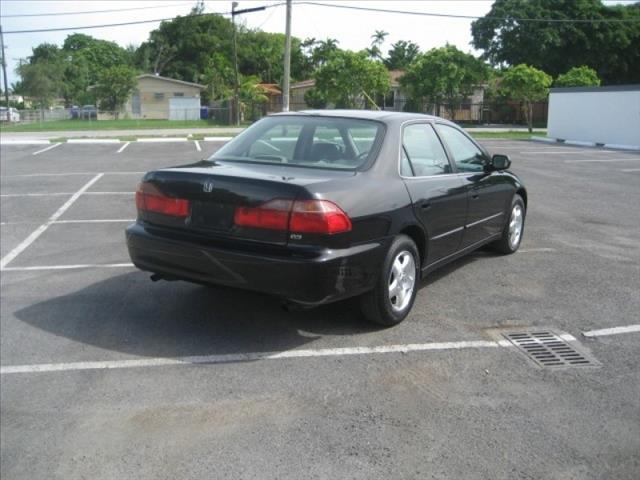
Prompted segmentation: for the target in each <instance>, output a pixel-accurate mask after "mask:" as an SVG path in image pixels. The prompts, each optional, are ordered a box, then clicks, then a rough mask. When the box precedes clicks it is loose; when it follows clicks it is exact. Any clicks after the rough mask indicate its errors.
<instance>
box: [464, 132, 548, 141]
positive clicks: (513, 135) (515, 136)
mask: <svg viewBox="0 0 640 480" xmlns="http://www.w3.org/2000/svg"><path fill="white" fill-rule="evenodd" d="M469 135H471V136H472V137H473V138H505V139H510V140H529V139H531V137H532V136H536V137H545V136H546V135H547V131H546V130H536V131H534V132H533V133H529V132H514V131H511V130H507V131H505V132H469Z"/></svg>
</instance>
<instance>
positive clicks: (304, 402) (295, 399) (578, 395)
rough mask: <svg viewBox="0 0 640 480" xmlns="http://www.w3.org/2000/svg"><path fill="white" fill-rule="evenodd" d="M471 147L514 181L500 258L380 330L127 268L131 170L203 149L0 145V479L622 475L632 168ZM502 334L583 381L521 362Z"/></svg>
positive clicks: (632, 262) (632, 459) (632, 472)
mask: <svg viewBox="0 0 640 480" xmlns="http://www.w3.org/2000/svg"><path fill="white" fill-rule="evenodd" d="M483 143H484V144H485V145H487V146H488V148H489V149H490V150H491V151H492V152H494V153H497V152H504V153H508V154H509V155H510V156H511V158H512V161H513V167H512V170H513V171H514V172H516V173H517V174H519V175H520V176H521V178H522V179H523V180H524V182H525V184H526V185H527V187H528V191H529V212H528V216H527V224H526V228H525V235H524V240H523V243H522V246H521V250H520V251H519V252H518V253H516V254H514V255H511V256H507V257H503V256H498V255H495V254H493V253H491V252H489V251H480V252H477V253H475V254H473V255H471V256H469V257H467V258H465V259H462V260H459V261H457V262H455V263H453V264H451V265H449V266H447V267H445V268H444V269H443V270H441V271H438V272H436V273H434V274H433V275H431V276H430V277H428V278H427V279H426V280H425V281H424V282H423V283H422V288H421V290H420V292H419V293H418V297H417V300H416V304H415V306H414V309H413V311H412V313H411V314H410V316H409V318H408V319H407V320H406V321H405V322H404V323H402V324H400V325H399V326H397V327H395V328H391V329H387V330H381V329H377V328H374V327H372V326H370V325H368V324H366V323H365V322H364V321H363V320H362V319H361V318H359V315H358V311H357V308H356V307H355V305H354V303H353V302H346V303H341V304H335V305H330V306H326V307H322V308H318V309H315V310H310V311H304V312H292V313H287V312H284V311H283V310H282V309H281V308H280V304H279V301H278V300H277V299H274V298H270V297H267V296H262V295H258V294H254V293H248V292H242V291H234V290H230V289H222V288H207V287H203V286H196V285H191V284H187V283H183V282H170V283H169V282H157V283H153V282H151V281H150V280H149V276H148V274H145V273H142V272H139V271H137V270H136V269H135V268H133V267H132V266H131V265H130V263H129V258H128V255H127V252H126V247H125V243H124V233H123V231H124V228H125V226H126V225H127V224H128V223H129V222H131V221H132V220H133V219H134V218H135V206H134V198H133V192H134V190H135V186H136V184H137V182H138V181H139V179H140V177H141V175H142V173H143V172H144V171H146V170H148V169H152V168H156V167H161V166H168V165H176V164H181V163H187V162H190V161H194V160H198V159H200V158H202V157H205V156H207V155H208V154H210V153H211V152H213V151H214V150H215V149H216V148H218V147H219V144H216V143H212V142H201V143H199V144H198V145H197V146H196V144H195V143H194V142H182V143H132V144H130V145H128V146H127V147H126V148H125V149H124V150H121V151H120V153H118V150H120V149H121V147H123V144H75V145H74V144H63V145H60V146H57V147H55V148H51V149H48V150H46V151H43V150H45V148H48V147H44V146H42V145H3V146H2V147H1V149H0V154H1V160H0V167H1V176H2V178H1V182H2V183H1V189H0V190H1V195H2V198H1V212H0V217H1V218H0V222H1V239H0V240H1V255H2V274H1V286H2V288H1V328H0V348H1V349H0V363H1V365H2V371H1V376H0V382H1V383H0V395H1V398H0V407H1V408H0V410H1V424H2V428H1V430H0V432H1V476H2V478H3V480H8V479H33V478H60V479H81V478H91V479H113V478H118V479H122V478H135V479H160V478H161V479H176V478H207V479H210V478H229V479H245V478H246V479H248V478H261V479H262V478H265V479H300V478H316V479H335V478H351V479H373V478H381V479H382V478H384V479H396V478H397V479H427V478H430V479H431V478H433V479H445V478H446V479H456V480H458V479H516V478H517V479H534V478H535V479H538V478H544V479H557V480H560V479H577V480H582V479H593V480H600V479H605V478H610V479H617V480H623V479H630V480H631V479H633V480H637V479H638V478H640V454H639V452H640V333H638V332H637V330H638V329H637V325H638V324H640V314H639V313H638V312H640V241H639V239H640V210H639V208H638V207H639V205H640V154H638V153H629V152H619V151H605V150H598V149H589V148H579V147H569V146H561V145H551V144H544V143H534V142H525V141H498V140H491V141H485V142H483ZM198 148H200V149H201V151H198ZM634 325H635V326H636V327H633V326H634ZM522 328H533V329H537V330H546V329H549V330H552V331H554V332H559V333H560V334H562V335H564V337H563V338H565V339H568V341H569V343H570V344H572V345H577V346H578V347H579V348H581V349H582V350H584V351H585V352H587V353H590V354H591V355H592V356H593V357H594V358H595V359H596V360H597V361H598V362H599V365H596V366H590V367H569V368H560V369H552V368H548V367H539V366H537V365H536V364H535V363H534V362H533V361H531V360H530V359H528V358H526V356H525V355H524V354H522V353H520V352H519V351H517V349H516V348H514V347H513V346H509V345H508V342H505V341H504V340H498V339H500V338H501V337H500V333H501V332H503V331H517V330H519V329H522ZM603 329H604V331H602V330H603ZM608 329H614V330H608ZM634 329H635V330H636V331H634ZM585 333H586V334H587V336H585V335H584V334H585Z"/></svg>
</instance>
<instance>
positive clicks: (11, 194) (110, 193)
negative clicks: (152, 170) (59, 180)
mask: <svg viewBox="0 0 640 480" xmlns="http://www.w3.org/2000/svg"><path fill="white" fill-rule="evenodd" d="M134 193H136V192H84V193H83V194H82V195H133V194H134ZM61 195H73V192H55V193H3V194H2V195H0V198H5V197H6V198H12V197H59V196H61Z"/></svg>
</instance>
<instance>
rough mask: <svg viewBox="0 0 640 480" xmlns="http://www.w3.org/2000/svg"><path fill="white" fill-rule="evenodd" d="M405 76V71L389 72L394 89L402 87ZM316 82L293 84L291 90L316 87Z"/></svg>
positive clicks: (310, 80)
mask: <svg viewBox="0 0 640 480" xmlns="http://www.w3.org/2000/svg"><path fill="white" fill-rule="evenodd" d="M403 75H404V70H389V81H390V82H391V86H392V87H399V86H400V78H401V77H402V76H403ZM315 86H316V81H315V80H314V79H313V78H310V79H308V80H302V81H300V82H296V83H293V84H291V86H290V87H289V89H291V90H295V89H297V88H308V87H315Z"/></svg>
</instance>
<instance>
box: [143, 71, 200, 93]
mask: <svg viewBox="0 0 640 480" xmlns="http://www.w3.org/2000/svg"><path fill="white" fill-rule="evenodd" d="M140 78H155V79H156V80H164V81H165V82H172V83H177V84H179V85H187V86H189V87H196V88H199V89H200V90H204V89H205V88H207V87H206V85H201V84H199V83H192V82H185V81H184V80H177V79H175V78H168V77H161V76H160V75H154V74H152V73H143V74H142V75H138V79H140Z"/></svg>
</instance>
